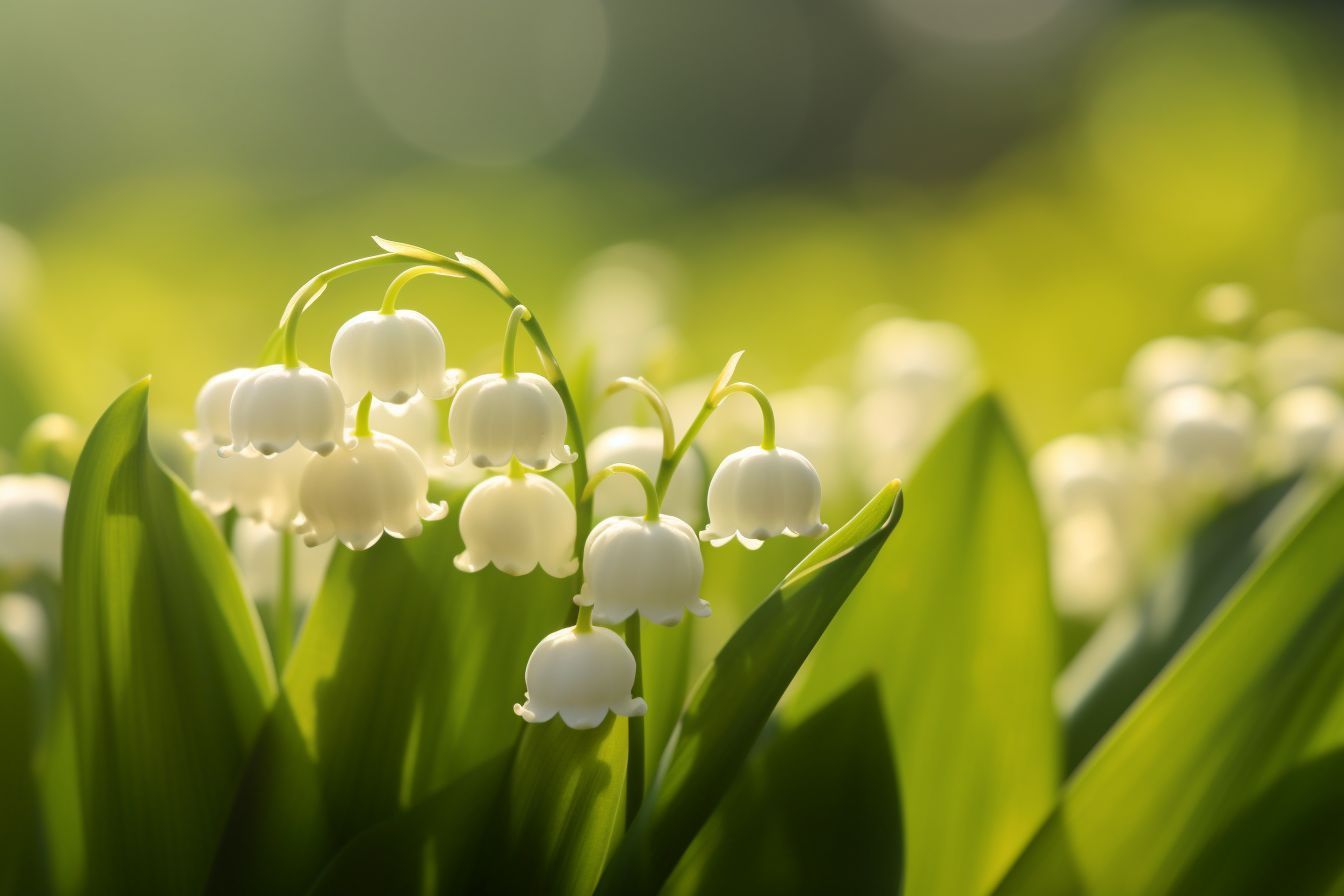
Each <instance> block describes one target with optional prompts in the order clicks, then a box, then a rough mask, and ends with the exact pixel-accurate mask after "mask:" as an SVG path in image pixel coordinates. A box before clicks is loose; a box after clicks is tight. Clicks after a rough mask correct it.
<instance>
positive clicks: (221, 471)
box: [191, 445, 316, 529]
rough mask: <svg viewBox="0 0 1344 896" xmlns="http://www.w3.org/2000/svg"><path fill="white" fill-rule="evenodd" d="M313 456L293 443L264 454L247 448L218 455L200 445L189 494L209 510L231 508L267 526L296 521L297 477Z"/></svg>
mask: <svg viewBox="0 0 1344 896" xmlns="http://www.w3.org/2000/svg"><path fill="white" fill-rule="evenodd" d="M314 457H316V455H315V454H313V452H311V451H309V450H308V449H307V448H303V447H301V446H299V445H295V446H293V447H291V448H288V449H286V450H284V451H281V452H280V453H279V454H274V455H271V456H270V457H263V456H262V455H260V454H257V453H256V452H255V451H253V450H251V449H248V450H247V451H244V452H242V453H241V454H231V455H229V456H227V457H221V456H220V455H219V453H218V452H216V451H215V450H214V449H212V448H211V447H209V446H206V447H203V448H201V450H200V451H198V452H197V453H196V465H195V472H196V477H195V487H194V488H193V489H192V492H191V497H192V499H193V500H194V501H195V502H196V503H197V504H199V505H200V506H201V507H203V508H204V509H205V510H206V512H207V513H211V514H214V515H215V516H218V515H220V514H222V513H226V512H228V511H229V510H230V509H233V510H236V511H238V515H239V516H242V517H244V518H246V519H251V520H256V521H257V522H262V523H265V524H266V525H268V526H270V527H271V528H273V529H286V528H289V527H291V526H296V525H298V524H299V523H300V522H302V515H301V514H300V513H299V481H300V480H301V479H302V478H303V471H304V468H305V467H307V465H308V461H310V460H312V459H313V458H314Z"/></svg>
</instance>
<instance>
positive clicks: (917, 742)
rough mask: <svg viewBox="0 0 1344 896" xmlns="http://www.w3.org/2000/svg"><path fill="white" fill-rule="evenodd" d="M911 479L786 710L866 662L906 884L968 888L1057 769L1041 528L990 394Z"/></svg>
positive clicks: (1024, 833) (1035, 808)
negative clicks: (898, 820) (902, 514)
mask: <svg viewBox="0 0 1344 896" xmlns="http://www.w3.org/2000/svg"><path fill="white" fill-rule="evenodd" d="M907 488H908V490H909V492H910V495H911V500H912V501H914V502H916V503H915V506H916V507H917V508H918V513H916V514H915V515H913V516H912V517H911V519H910V521H909V522H908V523H907V524H906V525H903V526H901V528H900V530H899V531H898V532H897V533H896V535H895V537H894V538H893V539H892V541H893V545H892V550H891V551H889V552H887V553H886V554H885V555H884V557H882V558H881V559H879V561H878V562H877V564H876V565H875V566H874V568H873V570H872V571H871V572H870V573H869V574H868V576H867V578H866V579H865V580H864V582H863V584H862V585H860V586H859V588H858V593H857V594H856V595H855V597H854V599H853V600H851V601H850V602H849V603H848V604H847V605H846V607H845V609H844V610H843V611H842V612H841V613H840V614H839V617H838V618H837V619H836V621H835V624H834V625H833V626H832V630H831V631H830V632H829V633H828V634H827V635H826V637H825V638H824V639H823V640H822V643H821V646H820V649H818V651H817V652H816V654H815V655H814V656H813V658H812V660H811V662H810V664H809V667H808V669H807V670H806V672H805V675H804V677H803V679H802V681H801V683H800V688H799V693H798V695H797V697H798V699H797V700H796V701H795V703H794V704H791V705H790V707H789V708H790V715H791V716H792V717H795V718H796V717H797V713H802V712H806V711H809V710H810V709H811V708H812V707H816V706H818V705H819V704H820V703H821V702H822V701H824V700H825V699H827V698H828V697H829V696H831V695H833V694H835V693H838V692H839V691H840V690H841V689H842V688H844V687H845V686H846V685H847V684H848V683H850V682H853V681H854V680H856V679H857V678H859V677H861V676H864V675H868V674H875V675H877V677H878V680H879V681H880V682H881V685H882V687H881V694H882V703H883V710H884V714H885V717H886V720H887V725H888V731H889V737H890V739H891V742H892V743H893V744H894V745H895V753H896V755H897V757H899V760H900V781H901V800H902V812H903V814H904V818H905V830H906V837H907V842H906V853H905V854H906V857H907V861H906V869H905V886H906V890H907V892H909V893H911V894H915V896H944V894H950V896H958V894H979V893H983V892H984V891H985V890H986V889H987V888H988V887H991V886H993V884H994V882H995V881H996V880H997V879H998V878H999V877H1001V876H1002V874H1003V872H1004V871H1005V870H1006V869H1007V867H1008V865H1009V864H1010V863H1011V862H1012V860H1013V858H1014V857H1015V856H1016V855H1017V853H1018V852H1019V851H1020V850H1021V848H1022V846H1023V845H1024V844H1025V843H1026V842H1027V840H1028V839H1029V838H1030V837H1031V835H1032V833H1033V832H1034V831H1035V830H1036V828H1037V826H1038V825H1039V824H1040V822H1041V821H1042V820H1043V819H1044V818H1045V816H1046V815H1047V814H1048V813H1049V811H1050V808H1051V806H1052V805H1053V804H1054V800H1055V794H1056V791H1057V788H1058V784H1059V780H1060V765H1061V763H1060V736H1059V730H1058V723H1057V721H1056V717H1055V709H1054V705H1053V701H1052V693H1051V691H1052V686H1053V682H1054V678H1055V674H1056V672H1057V671H1058V670H1057V665H1056V664H1057V662H1058V660H1057V632H1058V629H1057V627H1056V623H1055V616H1054V611H1053V609H1052V607H1051V603H1050V595H1049V587H1048V578H1047V570H1046V554H1045V537H1044V534H1043V532H1042V528H1041V523H1040V520H1039V517H1038V515H1037V510H1036V502H1035V497H1034V492H1033V490H1032V486H1031V482H1030V479H1029V476H1028V472H1027V468H1026V464H1025V462H1024V460H1023V457H1022V454H1021V451H1020V449H1019V448H1018V445H1017V442H1016V440H1015V439H1014V437H1013V435H1012V432H1011V431H1010V429H1009V426H1008V423H1007V421H1006V420H1005V419H1004V416H1003V412H1002V411H1001V409H1000V407H999V405H998V403H997V402H996V401H995V400H994V399H993V398H992V397H988V396H986V397H982V398H979V399H977V400H975V401H973V402H971V404H970V405H969V406H968V407H967V408H966V409H965V410H964V411H963V412H962V413H961V415H960V416H959V417H958V418H957V419H956V420H954V421H953V422H952V424H951V425H950V426H949V427H948V429H947V430H946V432H945V433H944V434H943V436H942V437H941V438H940V439H939V441H938V442H937V443H936V444H935V445H934V446H933V447H932V448H931V449H930V451H929V454H928V455H927V456H926V458H925V460H924V461H923V463H922V464H921V465H920V467H919V468H918V469H917V470H916V471H915V474H914V476H913V477H912V478H911V480H910V482H909V483H908V485H907Z"/></svg>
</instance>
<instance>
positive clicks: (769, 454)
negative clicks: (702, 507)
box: [700, 446, 826, 550]
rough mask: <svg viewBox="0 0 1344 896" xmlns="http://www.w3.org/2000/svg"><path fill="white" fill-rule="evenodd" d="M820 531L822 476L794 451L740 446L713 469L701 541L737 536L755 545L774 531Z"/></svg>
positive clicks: (810, 533)
mask: <svg viewBox="0 0 1344 896" xmlns="http://www.w3.org/2000/svg"><path fill="white" fill-rule="evenodd" d="M825 532H826V525H825V524H824V523H822V521H821V478H820V477H818V476H817V471H816V470H815V469H814V468H813V466H812V464H811V463H810V462H809V461H808V459H807V458H805V457H803V456H802V455H801V454H799V453H798V452H796V451H790V450H789V449H787V448H771V449H765V448H760V447H755V446H753V447H750V448H743V449H742V450H741V451H738V452H735V453H733V454H730V455H728V457H727V458H725V459H724V461H723V463H721V464H720V465H719V468H718V469H717V470H715V471H714V478H713V479H711V480H710V482H709V525H708V526H706V527H705V529H704V531H702V532H701V533H700V538H701V540H702V541H708V542H709V543H710V544H712V545H713V546H714V547H719V546H721V545H724V544H727V543H728V542H729V541H731V540H732V539H733V538H736V539H737V540H738V541H740V542H741V543H742V545H743V546H744V547H747V548H749V549H751V550H755V549H756V548H759V547H760V546H761V543H762V542H763V541H764V540H765V539H767V538H773V537H775V536H776V535H781V534H782V535H789V536H798V535H804V536H807V537H815V536H818V535H823V534H825Z"/></svg>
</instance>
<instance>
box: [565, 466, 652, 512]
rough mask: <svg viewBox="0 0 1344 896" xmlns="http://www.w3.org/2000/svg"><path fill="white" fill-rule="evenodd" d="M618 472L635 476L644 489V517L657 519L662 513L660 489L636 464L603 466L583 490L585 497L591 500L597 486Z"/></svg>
mask: <svg viewBox="0 0 1344 896" xmlns="http://www.w3.org/2000/svg"><path fill="white" fill-rule="evenodd" d="M617 473H624V474H625V475H627V476H633V477H634V478H635V480H636V481H637V482H638V483H639V484H640V487H641V488H643V489H644V519H646V520H649V521H651V522H654V521H657V520H658V518H659V516H660V515H661V510H660V505H661V503H662V501H661V499H660V498H659V497H658V489H657V488H655V487H654V485H653V480H652V479H650V478H649V474H648V473H645V472H644V471H643V470H641V469H640V468H639V467H637V466H635V465H634V464H612V465H611V466H609V467H603V468H602V469H600V470H598V471H597V473H596V474H594V476H593V478H592V479H591V480H589V482H588V487H587V488H585V489H584V490H583V497H584V498H585V499H589V500H591V499H592V497H593V494H594V493H595V492H596V491H597V487H598V486H599V485H601V484H602V483H603V482H604V481H605V480H606V479H607V478H608V477H610V476H615V475H616V474H617Z"/></svg>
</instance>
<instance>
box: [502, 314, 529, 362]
mask: <svg viewBox="0 0 1344 896" xmlns="http://www.w3.org/2000/svg"><path fill="white" fill-rule="evenodd" d="M531 318H532V312H530V311H528V310H527V306H526V305H514V306H513V310H512V311H510V312H509V322H508V323H506V324H505V325H504V360H503V363H502V365H501V367H500V373H501V375H502V376H503V377H504V379H506V380H507V379H511V378H512V377H515V376H517V375H518V370H517V368H515V367H514V365H513V352H514V347H515V346H516V345H517V343H518V324H519V322H520V321H525V320H530V319H531Z"/></svg>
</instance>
